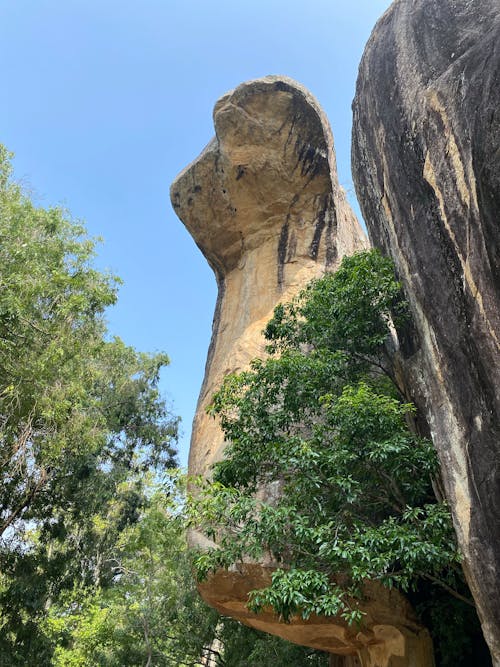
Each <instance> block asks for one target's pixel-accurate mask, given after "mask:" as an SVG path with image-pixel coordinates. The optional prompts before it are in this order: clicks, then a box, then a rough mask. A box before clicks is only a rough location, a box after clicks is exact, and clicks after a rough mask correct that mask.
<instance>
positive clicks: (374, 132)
mask: <svg viewBox="0 0 500 667" xmlns="http://www.w3.org/2000/svg"><path fill="white" fill-rule="evenodd" d="M353 109H354V126H353V171H354V180H355V185H356V190H357V194H358V198H359V200H360V203H361V207H362V211H363V215H364V218H365V220H366V222H367V225H368V228H369V233H370V238H371V240H372V242H373V243H374V244H375V245H376V246H379V247H381V248H383V249H384V250H385V251H386V252H387V253H389V254H390V255H391V256H392V257H393V258H394V260H395V262H396V266H397V270H398V272H399V275H400V277H401V279H402V280H403V282H404V285H405V289H406V292H407V295H408V297H409V300H410V303H411V308H412V311H413V316H414V321H415V330H414V331H411V332H400V333H401V334H402V346H401V353H402V361H403V370H404V373H405V376H406V381H407V385H408V386H409V388H410V390H411V392H412V393H413V398H414V400H415V401H416V403H417V405H418V406H419V408H421V411H422V412H423V414H424V415H425V417H426V420H427V426H428V429H429V430H430V433H431V434H432V438H433V441H434V444H435V446H436V448H437V450H438V453H439V457H440V461H441V468H442V473H443V477H444V482H445V488H446V495H447V497H448V499H449V502H450V505H451V509H452V513H453V519H454V524H455V528H456V531H457V535H458V540H459V543H460V547H461V550H462V552H463V555H464V568H465V571H466V575H467V578H468V581H469V584H470V587H471V590H472V593H473V595H474V598H475V601H476V603H477V607H478V612H479V615H480V618H481V622H482V626H483V631H484V634H485V638H486V641H487V642H488V644H489V646H490V650H491V652H492V655H493V660H494V664H496V665H500V426H499V425H500V354H499V352H500V3H499V2H498V0H439V1H437V0H419V1H418V2H416V1H415V0H397V1H396V2H394V4H393V5H392V6H391V8H390V9H389V10H388V11H387V12H386V14H385V15H384V16H383V17H382V19H381V20H380V21H379V23H378V24H377V26H376V28H375V29H374V31H373V34H372V36H371V38H370V40H369V42H368V45H367V47H366V50H365V53H364V56H363V59H362V62H361V66H360V70H359V78H358V83H357V90H356V97H355V101H354V107H353Z"/></svg>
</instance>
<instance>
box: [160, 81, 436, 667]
mask: <svg viewBox="0 0 500 667" xmlns="http://www.w3.org/2000/svg"><path fill="white" fill-rule="evenodd" d="M214 123H215V130H216V137H215V138H214V139H213V140H212V141H211V142H210V143H209V145H208V146H207V148H206V149H205V150H204V151H203V153H202V154H201V155H200V156H199V157H198V159H197V160H195V162H193V163H192V164H191V165H190V166H188V167H187V168H186V169H185V170H184V172H182V173H181V174H180V176H179V177H178V178H177V179H176V181H175V182H174V184H173V185H172V188H171V198H172V204H173V206H174V209H175V210H176V212H177V214H178V216H179V217H180V219H181V220H182V222H183V223H184V224H185V225H186V227H187V229H188V230H189V232H190V233H191V234H192V236H193V237H194V239H195V241H196V243H197V244H198V246H199V247H200V249H201V251H202V252H203V254H204V255H205V257H206V258H207V260H208V261H209V263H210V265H211V266H212V268H213V269H214V272H215V275H216V278H217V283H218V286H219V297H218V302H217V307H216V312H215V317H214V325H213V335H212V342H211V345H210V350H209V354H208V359H207V366H206V373H205V379H204V383H203V386H202V389H201V394H200V398H199V403H198V408H197V413H196V417H195V420H194V425H193V435H192V441H191V450H190V458H189V471H190V473H191V474H197V475H199V474H201V475H209V474H210V466H211V465H212V464H213V463H214V462H215V461H217V460H219V459H220V457H221V455H222V451H223V448H224V439H223V435H222V432H221V431H220V428H219V426H218V425H217V423H216V422H215V421H214V420H213V419H211V418H210V417H208V416H207V415H206V412H205V408H206V406H207V405H208V404H209V402H210V401H211V397H212V395H213V393H214V391H215V390H216V389H217V388H218V387H219V386H220V383H221V381H222V379H223V377H224V376H225V375H226V374H227V373H230V372H234V371H239V370H243V369H244V368H246V367H247V366H248V364H249V362H250V360H251V359H252V358H254V357H255V356H262V354H263V353H264V345H265V342H264V339H263V337H262V333H261V332H262V330H263V328H264V326H265V324H266V322H267V321H268V319H269V318H270V317H271V315H272V312H273V309H274V307H275V306H276V305H277V303H278V302H280V301H281V300H285V299H289V298H290V297H292V296H293V295H294V294H296V293H297V291H298V290H299V289H301V288H302V287H304V286H305V284H306V283H307V282H308V281H309V280H311V279H312V278H313V277H315V276H318V275H320V274H322V273H323V272H324V271H325V270H334V269H335V268H336V267H337V265H338V263H339V262H340V259H341V258H342V256H343V255H345V254H350V253H353V252H355V251H356V250H361V249H363V248H364V247H366V240H365V237H364V234H363V232H362V230H361V228H360V226H359V223H358V222H357V220H356V218H355V216H354V214H353V213H352V211H351V209H350V207H349V206H348V204H347V202H346V200H345V196H344V193H343V191H342V189H341V188H340V186H339V184H338V179H337V174H336V167H335V157H334V152H333V139H332V135H331V131H330V128H329V125H328V122H327V120H326V118H325V117H324V115H323V113H322V111H321V109H320V107H319V105H318V103H317V102H316V100H315V99H314V98H313V97H312V96H311V95H310V94H309V93H308V92H307V91H306V90H305V89H304V88H302V86H300V85H299V84H297V83H295V82H294V81H292V80H290V79H286V78H282V77H266V78H264V79H259V80H257V81H251V82H249V83H246V84H243V85H241V86H239V87H238V88H236V89H235V90H234V91H232V92H230V93H228V94H227V95H225V96H224V97H222V98H221V99H220V100H219V101H218V102H217V104H216V106H215V110H214ZM191 541H192V543H193V544H198V545H201V546H206V547H210V546H213V543H212V544H210V543H209V542H208V541H207V540H206V539H205V538H203V536H201V535H198V534H192V535H191ZM271 571H272V565H270V564H267V565H266V564H264V563H260V564H248V563H246V564H240V566H238V567H237V568H235V569H234V571H231V572H218V573H217V574H215V575H214V576H213V577H211V578H210V579H209V580H208V581H207V582H205V583H203V584H202V585H201V586H200V591H201V593H202V595H203V597H204V598H205V600H206V601H207V602H208V603H209V604H211V605H212V606H214V607H216V608H217V609H218V610H219V611H220V612H222V613H223V614H226V615H230V616H234V617H236V618H238V619H239V620H241V621H242V622H244V623H247V624H248V625H252V626H253V627H256V628H259V629H263V630H266V631H268V632H271V633H274V634H277V635H280V636H282V637H285V638H287V639H289V640H291V641H294V642H296V643H299V644H304V645H308V646H312V647H317V648H322V649H325V650H328V651H331V652H334V653H337V654H339V655H344V656H352V660H351V658H349V660H350V662H346V663H345V667H347V665H353V666H354V665H355V664H363V665H366V666H370V665H374V666H375V665H378V666H379V667H389V666H392V667H401V666H404V665H414V666H415V667H417V666H418V667H427V666H429V667H430V665H432V664H433V663H432V646H431V642H430V639H429V635H428V633H427V631H425V630H423V629H422V628H421V626H420V625H419V624H418V623H417V622H416V621H415V618H414V617H413V614H412V611H411V609H410V608H409V605H408V604H407V603H406V602H405V600H404V599H403V597H402V596H400V595H399V594H397V593H396V592H395V591H392V592H388V591H387V590H385V589H380V590H378V589H377V588H373V587H372V588H370V589H367V591H366V595H367V599H366V612H367V614H368V616H367V620H368V622H367V624H366V628H365V629H364V630H363V632H359V631H358V630H355V629H352V628H348V627H346V624H345V623H344V622H343V621H341V620H339V619H324V618H311V619H310V620H309V621H307V622H305V621H302V620H301V619H298V618H297V619H294V620H293V622H292V623H291V624H290V625H286V624H284V623H280V622H279V619H278V618H277V617H276V616H274V615H273V614H271V613H264V614H259V615H258V616H257V615H255V614H250V613H249V612H248V610H247V609H246V601H247V594H248V592H249V591H250V590H252V589H254V588H257V587H260V586H263V585H267V583H268V582H269V578H270V573H271ZM358 659H359V661H360V662H356V660H358ZM346 660H347V659H346Z"/></svg>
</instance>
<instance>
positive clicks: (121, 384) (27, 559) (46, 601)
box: [0, 147, 177, 665]
mask: <svg viewBox="0 0 500 667" xmlns="http://www.w3.org/2000/svg"><path fill="white" fill-rule="evenodd" d="M9 157H10V156H9V154H8V152H7V151H6V150H5V148H3V147H0V656H1V658H0V659H1V660H2V661H3V664H8V665H17V664H19V665H26V664H37V665H44V664H50V657H51V655H52V651H53V646H52V644H51V642H50V641H49V640H48V639H47V637H46V636H45V635H44V633H43V631H42V630H41V623H42V621H43V619H44V618H45V617H46V615H47V613H48V610H49V609H50V608H51V606H52V605H53V604H55V603H56V601H57V600H58V598H59V596H60V595H62V594H63V592H64V591H68V590H72V589H74V587H75V586H76V587H87V586H90V585H92V586H105V585H107V584H109V582H111V581H112V580H113V578H114V577H115V576H116V571H115V564H114V561H113V558H114V555H113V554H114V550H115V544H116V542H117V540H119V536H120V534H121V533H122V532H123V531H124V530H125V529H126V527H127V526H129V525H132V524H134V522H136V520H137V518H138V517H139V514H140V508H141V503H143V498H144V494H143V490H142V481H141V475H140V473H141V472H143V471H146V470H153V471H156V472H157V473H158V474H160V473H161V471H163V470H164V469H166V468H167V467H170V466H172V464H173V463H175V443H176V437H177V419H176V418H173V417H172V416H171V414H170V412H169V410H168V408H167V406H166V404H165V402H164V400H163V399H162V398H161V396H160V394H159V390H158V381H159V375H160V372H161V369H162V368H163V367H164V366H165V365H166V364H168V358H167V356H166V355H165V354H156V355H147V354H143V353H139V352H137V351H136V350H134V349H133V348H131V347H128V346H126V345H125V344H124V343H123V342H122V341H121V340H119V339H117V338H115V339H110V338H109V336H108V334H107V330H106V323H105V320H104V312H105V309H106V308H107V307H108V306H110V305H112V304H113V303H114V302H115V300H116V290H117V286H118V284H119V281H118V280H117V279H116V278H115V277H113V276H110V275H106V274H103V273H100V272H98V271H97V270H96V269H95V268H94V267H93V266H92V260H93V256H94V250H95V242H94V241H93V240H91V239H89V238H88V237H87V236H86V234H85V230H84V228H83V226H82V225H80V224H76V223H74V222H72V221H71V219H70V218H69V216H68V214H67V213H66V212H64V211H62V210H61V209H59V208H51V209H44V208H40V207H37V206H35V205H34V204H33V202H32V201H31V199H30V198H29V197H28V196H27V195H26V194H25V193H24V192H23V190H22V189H21V188H20V187H19V186H18V185H17V184H16V183H14V182H13V181H12V179H11V174H10V170H11V168H10V162H9ZM103 518H106V519H110V518H111V519H112V520H107V521H106V522H105V528H103V527H102V524H103V520H104V519H103Z"/></svg>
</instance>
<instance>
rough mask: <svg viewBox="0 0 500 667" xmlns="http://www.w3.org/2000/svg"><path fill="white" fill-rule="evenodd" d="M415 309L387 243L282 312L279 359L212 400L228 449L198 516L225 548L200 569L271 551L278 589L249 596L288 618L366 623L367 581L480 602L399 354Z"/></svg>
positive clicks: (255, 366) (271, 334) (198, 500)
mask: <svg viewBox="0 0 500 667" xmlns="http://www.w3.org/2000/svg"><path fill="white" fill-rule="evenodd" d="M407 318H408V311H407V306H406V303H405V301H404V298H403V296H402V293H401V287H400V284H399V283H398V281H397V280H396V278H395V276H394V269H393V266H392V264H391V262H390V261H389V260H388V259H386V258H384V257H383V256H382V255H381V254H380V253H379V252H377V251H375V250H372V251H369V252H364V253H360V254H357V255H354V256H352V257H347V258H344V260H343V261H342V263H341V266H340V268H339V269H338V271H337V272H336V273H334V274H327V275H325V276H324V277H323V278H321V279H319V280H316V281H313V282H312V283H311V284H310V285H309V286H308V287H307V288H306V289H305V290H304V291H303V292H302V293H301V294H300V295H299V296H298V297H297V298H296V299H295V300H293V301H292V302H290V303H287V304H281V305H279V306H278V307H277V308H276V309H275V312H274V316H273V318H272V319H271V321H270V322H269V323H268V325H267V328H266V330H265V332H264V333H265V336H266V338H267V340H268V347H267V352H268V356H267V357H266V358H265V359H256V360H254V361H253V362H252V364H251V368H250V369H249V370H248V371H245V372H243V373H239V374H235V375H230V376H228V377H227V378H226V379H225V381H224V383H223V385H222V387H221V388H220V390H219V391H218V392H217V394H216V395H215V396H214V399H213V403H212V406H211V408H210V411H211V413H212V414H213V416H214V417H215V418H217V419H219V421H220V424H221V427H222V430H223V432H224V435H225V437H226V440H227V442H228V444H227V448H226V450H225V455H224V459H223V460H222V461H221V462H219V463H217V464H216V465H215V466H214V470H213V479H212V480H211V481H209V482H205V483H204V484H202V485H201V488H200V489H198V492H197V494H195V497H194V498H193V499H192V504H191V521H192V522H193V524H194V525H196V527H197V529H199V530H201V531H204V532H205V534H207V535H208V536H209V537H211V538H214V539H216V542H217V544H218V547H219V548H218V549H214V550H212V551H208V552H199V553H198V554H197V555H196V557H195V566H196V568H197V572H198V576H199V577H200V578H203V577H206V576H207V574H208V573H209V572H210V571H214V570H216V569H218V568H229V567H231V566H232V565H233V564H234V563H237V562H239V561H241V560H243V559H244V558H248V557H250V558H253V559H256V560H260V559H262V558H263V557H264V556H265V555H266V556H269V555H271V556H272V559H273V560H274V562H275V564H276V569H275V571H274V574H273V577H272V584H271V585H270V586H269V587H268V588H265V589H263V590H257V591H253V593H252V594H251V596H250V601H249V606H250V608H251V609H252V610H254V611H259V610H260V609H262V608H263V607H272V608H274V609H275V611H276V612H277V613H278V614H279V615H280V616H281V617H282V618H283V619H284V620H285V621H286V620H288V619H289V618H290V617H291V616H292V615H293V614H301V615H302V616H303V617H304V618H307V617H308V616H309V615H310V614H311V613H316V614H321V615H326V616H329V615H330V616H331V615H339V616H341V617H343V618H344V619H346V620H347V621H348V622H350V623H361V624H362V622H363V615H362V611H361V610H360V607H359V605H358V603H357V602H356V600H357V599H359V596H360V594H361V591H362V587H363V582H365V581H366V580H371V581H379V582H381V583H382V584H383V585H385V586H388V587H392V586H396V587H398V588H399V589H400V590H402V591H404V592H409V593H415V592H416V591H419V590H422V586H425V582H427V583H429V582H432V586H433V589H434V587H437V589H438V590H442V591H443V594H444V595H445V596H447V597H448V598H450V596H453V597H454V599H455V600H456V601H458V600H459V601H460V603H459V604H461V605H462V607H467V605H468V604H469V599H468V590H467V587H466V585H465V582H464V578H463V574H462V571H461V566H460V556H459V554H458V551H457V546H456V541H455V535H454V531H453V528H452V524H451V519H450V515H449V511H448V508H447V506H446V504H445V502H443V501H442V500H438V499H437V498H436V496H435V494H434V492H433V478H434V479H436V478H437V477H438V476H439V470H438V462H437V457H436V454H435V451H434V449H433V447H432V444H431V442H429V441H428V440H427V439H425V438H423V437H421V436H420V435H419V434H418V432H417V429H416V427H415V420H414V412H415V409H414V407H413V405H412V404H411V403H410V402H409V401H408V400H407V398H406V396H405V392H404V388H403V387H401V386H399V384H398V382H397V380H396V374H395V372H394V368H393V365H392V354H391V353H390V352H389V350H390V348H391V344H392V343H391V340H392V337H393V335H394V333H393V332H394V327H400V326H402V325H404V323H405V321H406V319H407ZM257 490H259V491H260V493H259V494H256V492H257ZM473 611H474V610H473V609H472V612H473ZM469 616H470V615H469V612H468V611H465V612H463V617H462V618H463V619H467V620H463V625H464V627H465V626H467V623H469ZM475 627H477V621H476V626H475ZM452 659H453V658H452ZM442 664H445V663H442ZM449 664H451V663H449Z"/></svg>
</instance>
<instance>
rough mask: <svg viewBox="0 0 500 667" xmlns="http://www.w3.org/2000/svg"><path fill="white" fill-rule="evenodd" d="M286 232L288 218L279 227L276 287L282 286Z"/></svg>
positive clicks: (287, 230) (286, 240)
mask: <svg viewBox="0 0 500 667" xmlns="http://www.w3.org/2000/svg"><path fill="white" fill-rule="evenodd" d="M288 232H289V223H288V218H287V220H286V222H285V224H284V225H283V226H282V228H281V233H280V239H279V242H278V287H279V288H280V289H282V288H283V279H284V271H285V261H286V254H287V247H288Z"/></svg>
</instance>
